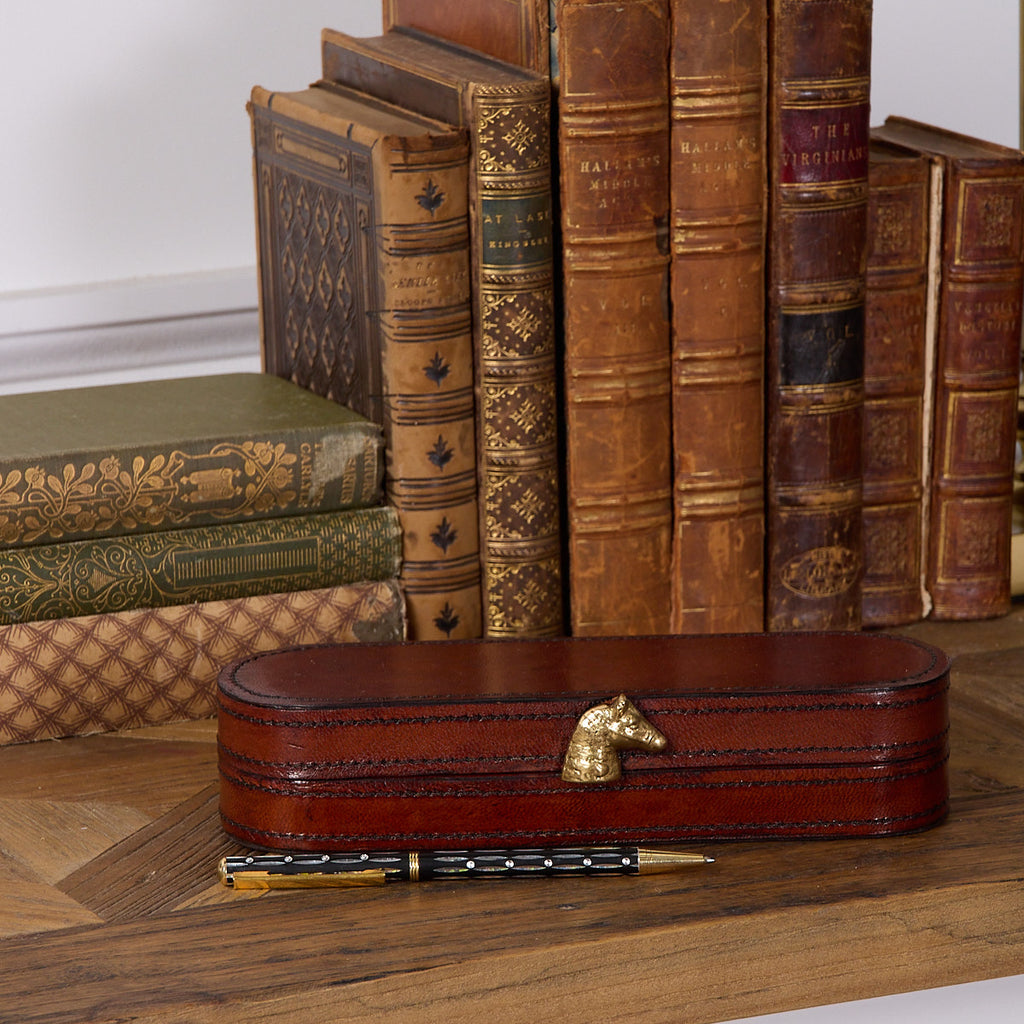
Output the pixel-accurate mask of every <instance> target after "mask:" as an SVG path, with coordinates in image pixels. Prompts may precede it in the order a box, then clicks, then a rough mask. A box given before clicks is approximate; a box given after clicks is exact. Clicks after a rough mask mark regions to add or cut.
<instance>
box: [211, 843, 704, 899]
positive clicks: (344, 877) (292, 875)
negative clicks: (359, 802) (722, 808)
mask: <svg viewBox="0 0 1024 1024" xmlns="http://www.w3.org/2000/svg"><path fill="white" fill-rule="evenodd" d="M713 862H714V857H706V856H704V854H701V853H677V852H675V851H672V850H652V849H648V848H645V847H637V846H594V847H590V846H587V847H582V846H581V847H565V848H560V849H552V850H539V849H528V850H472V851H471V850H451V851H448V850H435V851H432V852H430V853H427V852H417V851H409V852H405V853H333V854H329V853H291V854H248V855H245V854H243V855H240V856H235V857H224V858H223V859H222V860H221V862H220V864H219V867H218V872H217V873H218V875H219V877H220V880H221V882H222V883H223V884H224V885H227V886H230V887H231V888H234V889H316V888H323V887H326V886H332V887H345V886H366V885H384V884H385V883H386V882H391V881H396V882H397V881H402V882H425V881H429V880H430V879H439V878H456V879H461V878H532V877H547V878H551V877H562V876H568V875H572V876H577V875H649V874H657V873H663V872H667V871H680V870H683V869H684V868H688V867H692V866H694V865H697V864H711V863H713Z"/></svg>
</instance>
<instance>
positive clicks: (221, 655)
mask: <svg viewBox="0 0 1024 1024" xmlns="http://www.w3.org/2000/svg"><path fill="white" fill-rule="evenodd" d="M404 639H405V605H404V602H403V599H402V593H401V590H400V588H399V586H398V584H397V582H396V581H395V580H380V581H375V582H362V583H353V584H349V585H346V586H341V587H329V588H325V589H322V590H299V591H294V592H291V593H274V594H261V595H259V596H256V597H238V598H232V599H230V600H226V601H209V602H203V603H199V604H188V605H175V606H172V607H168V608H133V609H130V610H128V611H121V612H112V613H110V614H107V615H86V616H82V617H79V618H70V619H51V620H47V621H42V622H24V623H16V624H14V625H9V626H0V744H6V743H25V742H28V741H30V740H44V739H55V738H57V737H60V736H77V735H84V734H86V733H93V732H107V731H111V730H114V729H135V728H139V727H141V726H147V725H159V724H162V723H164V722H176V721H189V720H192V719H196V718H206V717H209V716H210V715H212V714H213V713H214V712H215V710H216V706H217V705H216V682H217V673H218V672H219V671H220V670H221V668H223V666H224V665H226V664H229V663H231V662H233V661H235V660H237V659H239V658H245V657H250V656H252V655H254V654H258V653H261V652H263V651H272V650H278V649H280V648H283V647H293V646H295V645H296V644H322V643H329V642H330V643H333V642H335V641H360V642H385V641H400V640H404Z"/></svg>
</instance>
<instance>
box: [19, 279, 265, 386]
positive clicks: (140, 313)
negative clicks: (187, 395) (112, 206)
mask: <svg viewBox="0 0 1024 1024" xmlns="http://www.w3.org/2000/svg"><path fill="white" fill-rule="evenodd" d="M256 304H257V297H256V271H255V269H254V268H251V267H248V268H242V269H239V270H224V271H215V272H211V273H206V274H185V275H180V276H175V277H166V278H148V279H138V280H132V281H122V282H115V283H111V284H101V285H90V286H83V287H75V288H67V289H54V290H52V291H45V292H42V291H40V292H24V293H9V294H7V295H0V394H10V393H11V392H16V391H41V390H51V389H58V388H66V387H79V386H85V385H89V384H106V383H116V382H119V381H124V380H145V379H150V380H152V379H156V378H159V377H184V376H190V375H193V374H195V375H207V374H212V373H227V372H231V371H238V370H251V371H255V370H258V369H259V365H260V363H259V324H258V319H257V310H256Z"/></svg>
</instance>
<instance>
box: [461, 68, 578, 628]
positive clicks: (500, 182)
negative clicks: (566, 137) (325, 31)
mask: <svg viewBox="0 0 1024 1024" xmlns="http://www.w3.org/2000/svg"><path fill="white" fill-rule="evenodd" d="M467 102H468V104H469V106H470V110H469V111H468V112H467V123H468V124H469V125H470V139H471V153H472V161H473V165H472V173H471V178H470V194H471V195H472V196H473V203H472V204H471V221H470V236H471V239H472V245H473V260H472V272H473V281H474V288H473V303H474V318H475V345H474V348H475V357H476V407H477V446H478V449H479V455H478V481H479V486H480V548H481V561H482V570H483V605H484V635H485V636H489V637H503V636H557V635H559V634H561V632H562V628H563V622H562V579H561V530H560V516H561V507H560V483H559V459H558V395H557V394H556V387H555V381H556V376H557V374H556V363H555V360H556V352H555V304H554V246H553V238H552V231H553V223H552V195H551V139H550V132H549V124H550V109H551V92H550V86H549V84H548V82H547V80H546V79H531V80H530V81H529V82H528V83H526V84H524V85H522V86H506V87H502V86H485V85H478V86H477V87H476V88H474V89H472V90H470V91H469V93H468V95H467Z"/></svg>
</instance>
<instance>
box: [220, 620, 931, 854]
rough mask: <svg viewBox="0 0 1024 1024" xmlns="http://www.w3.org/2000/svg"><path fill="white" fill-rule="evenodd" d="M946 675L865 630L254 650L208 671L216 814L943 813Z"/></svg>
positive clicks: (483, 835) (905, 826)
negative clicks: (213, 694)
mask: <svg viewBox="0 0 1024 1024" xmlns="http://www.w3.org/2000/svg"><path fill="white" fill-rule="evenodd" d="M948 687H949V661H948V659H947V657H946V656H945V655H944V654H943V653H942V652H941V651H939V650H937V649H935V648H934V647H930V646H928V645H926V644H922V643H917V642H915V641H912V640H908V639H903V638H898V637H892V636H886V635H881V634H869V633H834V634H833V633H827V634H826V633H822V634H813V633H793V634H770V635H742V636H713V637H665V638H650V637H648V638H636V639H632V638H630V639H603V638H593V639H558V640H523V641H519V640H499V641H453V642H448V643H406V644H401V643H395V644H355V645H337V646H312V647H297V648H294V649H290V650H281V651H275V652H270V653H265V654H257V655H254V656H253V657H251V658H248V659H246V660H243V661H239V662H236V663H235V664H233V665H230V666H228V667H226V668H225V669H224V670H223V671H222V673H221V676H220V684H219V704H220V722H219V736H220V753H219V758H220V776H221V816H222V821H223V825H224V828H225V829H226V831H227V832H228V833H229V834H230V835H232V836H233V837H235V838H236V839H238V840H240V841H241V842H243V843H245V844H246V845H249V846H253V847H261V848H268V849H288V850H296V851H302V850H314V851H322V850H335V849H345V848H353V847H361V848H365V849H374V848H378V849H379V848H384V847H395V846H399V845H400V846H402V847H406V848H410V849H423V848H440V849H445V848H449V849H450V848H460V847H461V848H466V847H482V846H509V845H515V846H528V845H555V844H559V845H561V844H574V845H580V844H591V843H604V842H651V841H665V842H669V841H676V840H687V839H693V838H702V839H715V838H754V837H756V838H764V837H787V838H792V837H812V836H827V837H837V836H866V835H886V834H895V833H901V832H908V831H911V830H915V829H921V828H925V827H927V826H930V825H933V824H935V823H937V822H939V821H940V820H941V819H942V817H943V816H944V814H945V812H946V807H947V798H948V779H947V771H946V763H947V759H948V703H947V693H948ZM570 747H572V751H571V752H570ZM577 755H579V756H577ZM620 765H621V775H619V777H615V775H616V770H617V768H618V767H619V766H620ZM563 776H565V777H563Z"/></svg>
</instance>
